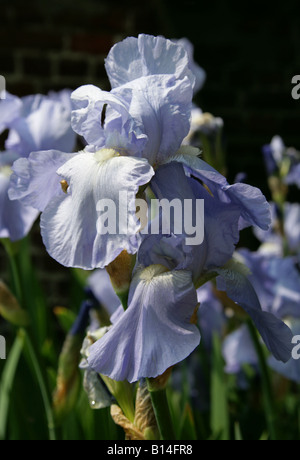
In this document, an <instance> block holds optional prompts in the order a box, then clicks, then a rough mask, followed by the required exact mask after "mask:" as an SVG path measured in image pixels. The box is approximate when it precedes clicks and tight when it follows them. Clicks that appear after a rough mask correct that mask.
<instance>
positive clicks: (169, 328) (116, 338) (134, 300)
mask: <svg viewBox="0 0 300 460" xmlns="http://www.w3.org/2000/svg"><path fill="white" fill-rule="evenodd" d="M161 267H162V266H157V265H152V266H149V267H147V268H146V269H143V270H141V271H139V272H138V273H137V274H136V275H135V277H134V278H133V281H132V285H131V288H130V294H129V307H128V309H127V310H126V311H125V312H124V313H123V314H122V316H120V318H119V319H118V321H117V322H116V323H115V324H114V325H113V327H112V328H111V329H110V330H109V331H108V332H107V334H105V336H104V337H103V338H102V339H100V340H99V341H98V342H96V343H95V344H94V345H92V347H91V348H90V356H89V359H88V361H89V365H90V366H91V367H92V368H93V369H94V370H96V371H97V372H99V373H101V374H104V375H108V376H109V377H111V378H112V379H114V380H128V381H129V382H134V381H137V380H139V379H141V378H144V377H156V376H158V375H161V374H163V372H164V371H165V370H166V369H167V368H169V367H170V366H173V365H174V364H176V363H178V362H180V361H182V360H183V359H185V358H186V357H187V356H188V355H189V354H190V353H191V352H192V351H193V350H194V349H195V348H196V347H197V345H198V344H199V342H200V334H199V331H198V329H197V327H196V326H195V325H193V324H191V317H192V315H193V312H194V310H195V308H196V306H197V295H196V291H195V288H194V286H193V283H192V278H191V273H189V272H187V271H181V270H180V271H171V272H166V271H165V267H163V268H162V269H161Z"/></svg>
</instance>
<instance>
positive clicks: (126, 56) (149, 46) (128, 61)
mask: <svg viewBox="0 0 300 460" xmlns="http://www.w3.org/2000/svg"><path fill="white" fill-rule="evenodd" d="M105 68H106V72H107V75H108V78H109V80H110V83H111V86H112V88H115V87H117V86H121V85H124V84H126V83H128V82H130V81H132V80H136V79H138V78H140V77H143V76H149V75H159V74H161V75H163V74H165V75H172V74H174V75H175V76H176V78H177V79H180V78H184V77H185V76H188V78H189V79H190V81H191V83H192V84H193V85H194V80H195V77H194V75H193V73H192V72H191V70H190V68H189V56H188V53H187V52H186V50H185V48H184V47H182V46H180V45H178V44H176V43H174V42H172V41H171V40H167V39H165V38H164V37H154V36H152V35H145V34H140V35H139V36H138V38H134V37H128V38H126V39H125V40H123V41H121V42H119V43H117V44H116V45H114V46H113V47H112V48H111V50H110V52H109V54H108V56H107V58H106V60H105Z"/></svg>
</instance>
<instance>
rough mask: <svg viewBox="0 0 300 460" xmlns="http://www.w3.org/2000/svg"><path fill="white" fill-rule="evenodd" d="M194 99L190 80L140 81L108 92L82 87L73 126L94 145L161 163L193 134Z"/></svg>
mask: <svg viewBox="0 0 300 460" xmlns="http://www.w3.org/2000/svg"><path fill="white" fill-rule="evenodd" d="M192 97H193V92H192V86H191V84H190V82H189V80H188V79H187V78H184V79H183V80H180V81H178V80H176V79H175V77H174V76H172V75H171V76H170V75H155V76H148V77H141V78H139V79H137V80H134V81H133V82H130V83H128V84H126V85H123V86H121V87H118V88H115V89H114V90H113V91H111V92H110V93H108V92H106V91H101V90H100V89H98V88H96V87H94V86H91V85H88V86H83V87H81V88H79V89H77V90H76V91H75V92H74V93H73V95H72V98H73V101H74V104H75V110H74V111H73V112H72V126H73V128H74V129H75V131H76V132H77V133H78V134H80V135H82V136H84V138H85V139H86V141H87V142H88V143H90V144H94V145H96V146H98V147H103V146H104V145H105V147H106V148H116V149H119V150H120V151H124V154H125V155H134V156H138V157H143V158H147V159H148V161H149V163H150V164H152V165H157V164H162V163H164V162H166V161H167V160H168V159H169V158H170V157H172V156H174V155H175V153H176V151H177V150H178V148H179V147H180V145H181V142H182V141H183V139H184V138H185V136H186V135H187V134H188V132H189V128H190V115H191V108H192V104H191V101H192Z"/></svg>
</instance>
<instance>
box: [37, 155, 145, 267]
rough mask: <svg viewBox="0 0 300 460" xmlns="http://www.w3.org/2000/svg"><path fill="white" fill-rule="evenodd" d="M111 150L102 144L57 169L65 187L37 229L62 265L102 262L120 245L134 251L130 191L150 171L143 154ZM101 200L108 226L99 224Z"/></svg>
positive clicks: (135, 227)
mask: <svg viewBox="0 0 300 460" xmlns="http://www.w3.org/2000/svg"><path fill="white" fill-rule="evenodd" d="M115 154H116V152H115V151H112V150H107V149H103V150H101V151H99V152H97V153H96V154H91V153H81V154H78V155H75V156H74V157H73V158H72V159H71V160H69V161H68V162H67V163H65V164H64V165H63V166H62V167H61V168H60V169H59V170H58V174H59V175H60V176H61V178H62V179H63V180H64V181H65V183H66V185H67V187H68V188H67V190H66V191H67V193H66V194H65V195H64V196H58V197H56V198H54V199H53V200H52V201H51V203H50V204H49V205H48V206H47V208H46V209H45V211H44V213H43V214H42V218H41V231H42V237H43V240H44V244H45V246H46V248H47V250H48V251H49V253H50V255H51V256H52V257H53V258H54V259H56V260H57V261H58V262H60V263H61V264H62V265H65V266H72V267H80V268H84V269H93V268H103V267H105V266H106V265H108V264H109V263H110V262H112V261H113V260H114V259H115V258H116V257H117V256H118V255H119V254H120V252H121V251H122V250H124V249H126V250H127V251H128V252H129V253H134V252H136V251H137V249H138V245H139V235H138V234H137V232H138V231H139V222H138V221H137V219H136V216H135V209H136V208H135V195H136V193H137V191H138V189H139V186H141V185H144V184H147V183H148V182H149V181H150V179H151V177H152V176H153V174H154V171H153V169H152V168H151V166H150V165H149V164H148V163H147V161H146V160H143V159H137V158H131V157H129V158H128V157H121V156H115ZM120 192H121V195H122V199H123V200H124V199H125V201H126V200H128V201H127V202H126V203H125V205H124V201H122V202H121V201H120ZM104 200H105V201H104ZM99 205H100V207H99ZM102 205H104V207H106V206H109V210H108V212H109V215H110V217H109V218H108V220H109V222H108V226H105V225H104V224H105V222H104V217H103V214H104V211H105V209H104V208H103V207H102ZM101 213H102V214H101ZM120 214H122V216H123V218H122V219H119V216H120ZM124 216H125V217H124ZM111 219H115V222H114V221H111Z"/></svg>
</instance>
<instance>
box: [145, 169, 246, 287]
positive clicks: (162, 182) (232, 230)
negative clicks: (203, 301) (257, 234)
mask: <svg viewBox="0 0 300 460" xmlns="http://www.w3.org/2000/svg"><path fill="white" fill-rule="evenodd" d="M170 178H172V180H170ZM151 188H152V190H153V191H154V193H155V195H156V196H157V197H158V199H159V200H162V199H164V198H166V199H167V200H168V201H169V202H171V201H172V200H173V199H177V200H179V201H180V202H181V204H182V209H183V208H184V206H187V201H186V200H190V202H191V204H192V205H193V206H192V207H191V210H192V214H196V200H204V222H203V221H202V218H201V220H199V215H198V222H196V220H197V219H196V218H195V215H193V216H190V215H189V216H188V217H189V219H190V221H193V226H196V229H197V232H198V236H197V234H195V235H188V234H187V231H186V229H187V222H186V221H185V222H184V217H185V218H187V216H185V213H184V212H182V223H181V229H182V236H183V237H184V239H185V242H186V243H187V242H189V240H188V239H187V236H188V237H189V238H190V239H191V237H193V238H195V237H196V240H195V242H197V239H198V237H199V234H200V228H201V226H203V228H204V239H203V241H200V242H199V243H198V244H195V245H193V244H192V243H191V244H190V250H191V251H192V252H193V256H192V258H191V257H190V258H189V265H186V266H185V268H187V269H189V270H191V271H192V272H193V275H194V279H198V278H199V277H200V276H201V274H202V273H203V272H204V271H208V270H211V269H213V268H214V267H222V266H223V265H224V264H225V263H226V262H228V260H229V259H230V258H231V257H232V254H233V252H234V250H235V246H236V244H237V242H238V240H239V231H238V221H239V216H240V210H239V208H238V206H236V205H235V204H232V203H224V202H222V201H221V200H219V199H218V196H216V197H212V196H211V195H210V194H209V193H208V192H207V190H206V189H205V188H204V187H203V186H202V185H201V184H200V183H199V182H198V181H196V180H195V179H192V178H189V177H187V176H186V175H185V172H184V168H183V166H182V165H181V164H180V163H179V162H171V163H168V164H166V165H164V166H162V167H160V168H159V169H158V170H157V171H156V174H155V177H154V178H153V179H152V181H151ZM191 217H193V219H191ZM174 220H175V219H174ZM177 220H178V219H177ZM195 224H196V225H195ZM177 225H178V222H177ZM174 227H175V223H174V221H173V220H171V222H170V228H171V231H170V233H176V232H175V228H174ZM191 228H192V227H191ZM188 244H189V243H188ZM188 244H187V245H188Z"/></svg>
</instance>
